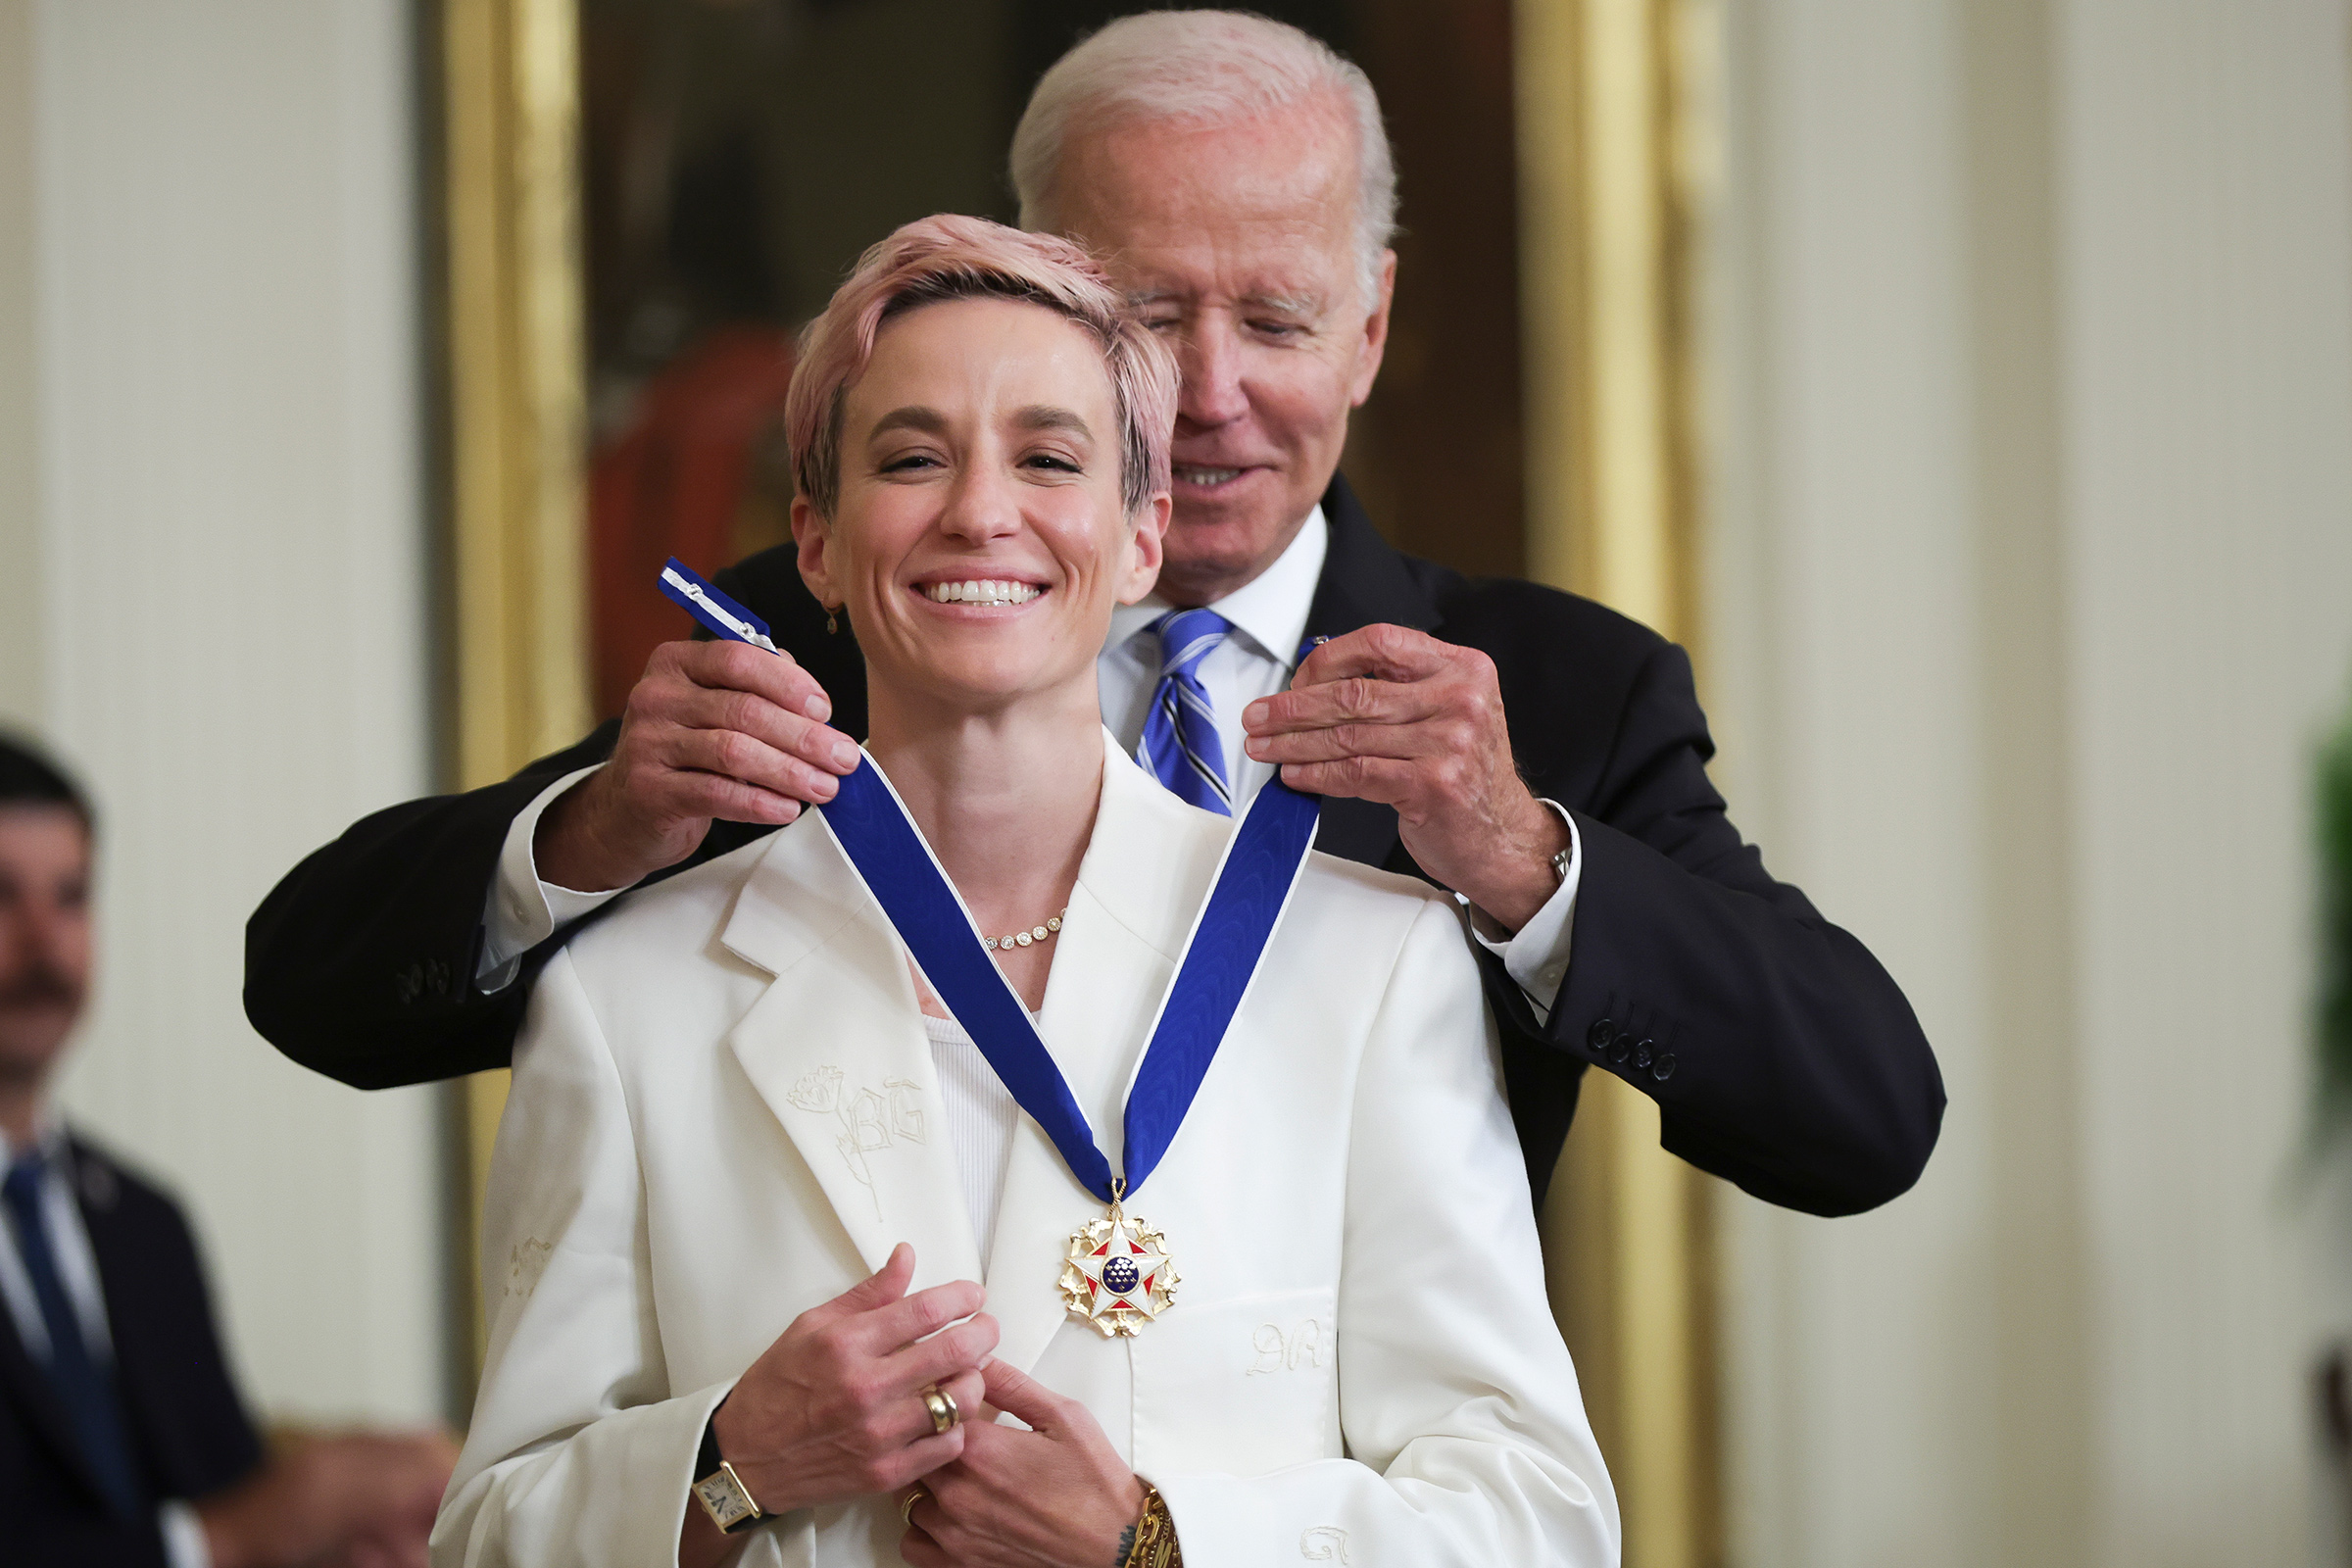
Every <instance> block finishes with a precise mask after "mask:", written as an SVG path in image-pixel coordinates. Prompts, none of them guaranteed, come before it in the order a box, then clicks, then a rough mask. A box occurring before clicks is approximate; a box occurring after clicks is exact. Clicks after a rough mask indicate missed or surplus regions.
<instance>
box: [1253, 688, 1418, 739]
mask: <svg viewBox="0 0 2352 1568" xmlns="http://www.w3.org/2000/svg"><path fill="white" fill-rule="evenodd" d="M1443 706H1444V693H1443V692H1441V691H1435V690H1432V689H1431V688H1430V687H1429V686H1428V685H1426V684H1424V683H1422V682H1419V681H1388V680H1372V679H1368V678H1366V677H1364V676H1360V675H1348V676H1343V677H1342V678H1340V679H1338V680H1332V681H1324V682H1322V683H1320V684H1318V685H1313V686H1294V687H1292V688H1291V689H1290V690H1289V691H1287V692H1276V693H1275V694H1274V695H1273V696H1271V697H1261V698H1259V699H1258V700H1257V701H1255V702H1253V703H1251V704H1250V706H1249V707H1248V708H1245V709H1243V710H1242V728H1243V729H1245V730H1247V731H1249V732H1250V734H1252V735H1279V734H1287V733H1293V732H1297V731H1300V730H1316V729H1330V728H1332V727H1334V726H1336V725H1341V724H1410V723H1413V722H1414V721H1416V720H1419V719H1424V718H1430V717H1433V716H1435V715H1436V714H1437V713H1438V712H1440V711H1442V709H1443Z"/></svg>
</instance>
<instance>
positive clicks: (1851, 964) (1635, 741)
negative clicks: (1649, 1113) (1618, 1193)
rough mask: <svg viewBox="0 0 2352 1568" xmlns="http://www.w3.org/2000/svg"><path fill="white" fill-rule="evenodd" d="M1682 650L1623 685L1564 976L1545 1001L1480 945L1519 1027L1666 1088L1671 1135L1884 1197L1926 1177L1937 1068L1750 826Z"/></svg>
mask: <svg viewBox="0 0 2352 1568" xmlns="http://www.w3.org/2000/svg"><path fill="white" fill-rule="evenodd" d="M1713 751H1714V747H1713V744H1712V742H1711V741H1710V740H1709V738H1708V735H1707V728H1706V720H1705V718H1704V716H1703V715H1702V714H1701V713H1700V711H1699V708H1698V701H1697V698H1696V695H1695V694H1694V692H1693V691H1692V688H1691V666H1690V662H1689V660H1688V659H1687V658H1686V657H1685V656H1684V654H1683V651H1682V650H1681V649H1679V648H1676V647H1674V646H1672V645H1671V644H1663V643H1661V644H1659V645H1657V647H1656V648H1655V649H1654V651H1653V652H1652V653H1651V654H1650V656H1649V657H1648V658H1647V659H1646V660H1645V661H1644V662H1642V666H1641V667H1640V669H1639V670H1638V671H1637V673H1636V676H1635V678H1634V680H1633V682H1632V685H1631V687H1630V688H1629V693H1628V696H1627V699H1626V703H1625V707H1624V710H1623V712H1622V715H1621V718H1620V721H1619V723H1618V726H1617V732H1616V739H1615V743H1614V746H1613V748H1612V753H1611V756H1610V759H1609V761H1608V763H1607V766H1606V768H1605V770H1604V772H1603V775H1602V777H1601V779H1600V782H1599V785H1598V787H1597V788H1596V789H1595V790H1593V792H1592V794H1591V796H1590V797H1589V800H1588V804H1587V806H1586V809H1583V810H1580V811H1578V813H1577V826H1578V830H1579V833H1580V835H1581V837H1582V840H1583V850H1584V855H1585V863H1584V868H1583V872H1582V883H1581V885H1580V887H1579V889H1578V892H1577V907H1576V921H1575V933H1574V936H1573V938H1572V948H1571V958H1570V962H1569V967H1568V977H1567V980H1566V982H1565V984H1564V985H1563V986H1562V988H1561V991H1560V994H1559V998H1558V1000H1557V1001H1556V1002H1555V1003H1554V1005H1553V1006H1552V1009H1551V1014H1550V1017H1549V1018H1548V1019H1547V1020H1539V1019H1538V1018H1537V1017H1536V1016H1535V1012H1534V1009H1533V1008H1532V1007H1530V1006H1529V1005H1527V999H1526V997H1525V996H1524V995H1523V994H1522V993H1521V992H1520V991H1519V988H1518V987H1517V986H1516V985H1515V984H1513V983H1512V981H1511V980H1510V978H1509V976H1508V975H1507V974H1505V973H1503V971H1502V965H1501V963H1500V960H1498V959H1496V958H1495V957H1494V956H1492V955H1485V954H1482V955H1481V956H1480V961H1481V964H1482V967H1484V968H1485V970H1486V972H1487V978H1488V986H1487V993H1488V996H1489V997H1490V998H1491V999H1492V1000H1493V1002H1494V1004H1495V1007H1496V1009H1497V1011H1498V1012H1500V1013H1501V1014H1502V1015H1503V1016H1504V1018H1505V1019H1506V1020H1507V1022H1508V1024H1509V1026H1510V1028H1511V1030H1512V1032H1514V1033H1516V1034H1520V1035H1522V1036H1526V1037H1532V1038H1534V1039H1537V1040H1540V1041H1543V1042H1544V1043H1545V1044H1547V1045H1548V1046H1549V1047H1550V1048H1551V1049H1552V1050H1553V1051H1554V1052H1556V1053H1557V1054H1559V1056H1560V1057H1561V1058H1563V1065H1570V1064H1590V1065H1593V1066H1596V1067H1599V1068H1601V1069H1603V1070H1605V1071H1608V1072H1613V1073H1616V1074H1617V1075H1618V1076H1619V1077H1621V1078H1623V1079H1625V1080H1626V1081H1627V1082H1628V1083H1631V1084H1632V1085H1634V1086H1635V1087H1636V1088H1638V1089H1640V1090H1642V1092H1643V1093H1644V1094H1647V1095H1649V1096H1650V1097H1652V1098H1653V1099H1655V1100H1656V1101H1657V1103H1658V1105H1659V1108H1660V1112H1661V1119H1662V1123H1663V1128H1664V1134H1663V1139H1662V1142H1663V1143H1664V1145H1665V1147H1666V1148H1667V1149H1668V1150H1669V1151H1671V1152H1674V1153H1676V1154H1679V1155H1681V1156H1682V1157H1683V1158H1685V1159H1687V1160H1689V1161H1691V1163H1692V1164H1694V1165H1696V1166H1698V1167H1699V1168H1700V1169H1702V1170H1707V1171H1711V1172H1713V1173H1714V1174H1715V1175H1718V1176H1721V1177H1723V1178H1724V1179H1726V1180H1728V1181H1731V1182H1733V1183H1735V1184H1737V1185H1738V1186H1739V1187H1740V1188H1741V1189H1743V1190H1744V1191H1746V1192H1748V1193H1750V1194H1753V1195H1754V1196H1755V1197H1757V1198H1760V1199H1763V1200H1764V1201H1767V1202H1772V1203H1778V1204H1781V1205H1783V1206H1785V1207H1789V1208H1796V1209H1802V1210H1804V1211H1806V1212H1808V1213H1814V1214H1849V1213H1857V1212H1859V1211H1861V1210H1863V1209H1867V1208H1871V1207H1875V1206H1876V1205H1878V1204H1880V1203H1884V1202H1886V1201H1887V1200H1888V1199H1891V1198H1893V1197H1895V1196H1896V1195H1897V1194H1900V1193H1902V1192H1904V1191H1906V1190H1907V1189H1908V1188H1909V1187H1910V1186H1911V1185H1912V1183H1914V1182H1916V1181H1917V1180H1918V1179H1919V1175H1920V1172H1921V1170H1922V1169H1924V1168H1925V1167H1926V1164H1927V1160H1928V1155H1929V1153H1930V1152H1931V1151H1932V1150H1934V1148H1935V1146H1936V1133H1937V1130H1938V1129H1939V1127H1940V1125H1941V1122H1942V1117H1943V1103H1944V1097H1943V1080H1942V1077H1941V1076H1940V1074H1939V1073H1938V1072H1937V1070H1936V1057H1935V1054H1934V1053H1933V1052H1932V1051H1931V1050H1930V1049H1929V1046H1928V1042H1927V1038H1926V1036H1925V1035H1924V1034H1923V1033H1922V1032H1921V1030H1920V1026H1919V1020H1918V1019H1917V1017H1915V1016H1914V1015H1913V1013H1912V1011H1911V1005H1910V1004H1909V1003H1908V1002H1906V1001H1905V1000H1904V998H1903V994H1902V991H1901V990H1900V988H1898V987H1897V986H1896V985H1895V983H1894V980H1893V979H1892V977H1890V976H1889V975H1888V974H1887V971H1886V969H1885V968H1884V967H1882V966H1881V965H1880V963H1879V961H1878V960H1877V959H1876V958H1874V957H1873V956H1871V954H1870V952H1869V950H1868V949H1866V948H1865V947H1863V945H1862V944H1861V943H1860V942H1859V941H1857V940H1856V939H1855V938H1854V937H1853V936H1852V935H1851V934H1849V933H1847V932H1845V931H1843V930H1841V929H1839V928H1838V926H1835V925H1833V924H1831V923H1830V922H1829V921H1828V920H1826V919H1824V918H1822V916H1821V914H1820V913H1819V912H1818V911H1817V910H1815V909H1814V907H1813V906H1812V905H1811V904H1810V903H1809V902H1807V900H1806V898H1805V896H1804V895H1803V894H1802V893H1800V892H1799V891H1797V890H1796V889H1795V888H1793V887H1791V886H1789V885H1788V884H1787V883H1783V882H1777V881H1775V880H1774V879H1773V878H1772V876H1771V874H1770V873H1769V872H1767V871H1766V870H1765V868H1764V861H1763V857H1762V856H1761V855H1760V854H1759V853H1758V852H1757V851H1756V849H1755V847H1754V846H1752V845H1748V844H1745V843H1742V842H1741V840H1740V833H1739V830H1738V829H1737V828H1735V827H1734V826H1733V825H1732V822H1731V820H1730V818H1729V817H1728V816H1727V815H1726V814H1725V810H1724V804H1723V799H1722V797H1721V796H1719V795H1718V794H1716V792H1715V789H1714V786H1713V785H1712V784H1710V783H1709V782H1708V780H1707V775H1706V760H1707V759H1708V758H1709V757H1710V756H1712V755H1713Z"/></svg>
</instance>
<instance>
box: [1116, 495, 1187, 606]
mask: <svg viewBox="0 0 2352 1568" xmlns="http://www.w3.org/2000/svg"><path fill="white" fill-rule="evenodd" d="M1175 505H1176V502H1175V499H1174V498H1173V497H1171V496H1170V495H1169V494H1168V492H1166V491H1165V490H1160V491H1155V492H1153V494H1152V499H1151V500H1150V501H1148V502H1146V503H1145V504H1144V515H1143V516H1142V517H1141V518H1140V519H1138V520H1137V522H1136V525H1135V528H1134V530H1133V532H1132V533H1130V535H1129V536H1128V543H1127V576H1126V580H1125V581H1123V582H1121V583H1120V584H1119V603H1120V604H1122V605H1132V604H1135V603H1136V602H1138V601H1139V600H1141V599H1142V598H1143V597H1144V596H1145V595H1146V594H1148V593H1150V592H1151V591H1152V584H1153V583H1156V582H1157V581H1159V568H1160V565H1161V564H1162V563H1163V562H1164V561H1166V559H1167V542H1168V516H1169V514H1170V513H1171V512H1172V511H1173V510H1174V508H1175Z"/></svg>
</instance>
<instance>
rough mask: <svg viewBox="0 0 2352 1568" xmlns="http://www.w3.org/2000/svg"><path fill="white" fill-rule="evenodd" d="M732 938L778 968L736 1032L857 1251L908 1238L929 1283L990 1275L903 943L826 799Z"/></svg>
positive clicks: (741, 1050)
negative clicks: (841, 837)
mask: <svg viewBox="0 0 2352 1568" xmlns="http://www.w3.org/2000/svg"><path fill="white" fill-rule="evenodd" d="M720 941H721V942H722V943H723V944H724V945H725V946H726V947H727V949H728V950H729V951H730V952H732V953H734V954H735V955H737V956H739V957H742V958H744V959H746V960H747V961H749V962H751V963H755V964H758V965H759V966H760V967H761V968H763V969H765V970H767V971H768V972H769V973H770V974H771V975H773V976H774V977H775V978H774V979H773V980H772V981H771V982H770V983H769V985H768V988H767V990H766V991H765V992H763V993H761V995H760V1000H759V1001H758V1002H756V1003H755V1004H753V1005H752V1008H751V1010H750V1011H749V1012H747V1013H746V1014H745V1015H744V1017H743V1019H742V1021H741V1022H739V1023H738V1024H737V1025H736V1026H735V1028H734V1030H733V1031H732V1033H731V1034H730V1035H729V1037H728V1046H729V1049H730V1050H732V1051H733V1053H734V1054H735V1058H736V1060H737V1061H738V1062H739V1063H741V1064H742V1067H743V1070H744V1073H745V1075H746V1076H747V1077H749V1078H750V1079H751V1081H752V1085H753V1087H754V1088H755V1089H757V1090H758V1091H759V1093H760V1099H761V1100H763V1101H764V1102H766V1103H767V1106H768V1108H769V1110H771V1111H772V1112H773V1113H774V1114H775V1118H776V1120H777V1122H778V1123H780V1124H781V1125H782V1127H783V1128H784V1131H785V1132H786V1134H787V1135H789V1136H790V1138H791V1139H792V1142H793V1146H794V1147H795V1148H796V1149H797V1150H798V1151H799V1152H800V1153H801V1156H802V1158H803V1159H804V1160H805V1161H806V1162H807V1164H808V1167H809V1174H810V1175H811V1176H813V1177H814V1178H815V1181H816V1183H817V1185H818V1187H819V1188H821V1189H822V1190H823V1192H824V1195H825V1199H826V1201H828V1202H829V1203H830V1204H831V1205H832V1208H833V1212H834V1214H835V1216H836V1217H837V1218H838V1219H839V1220H840V1221H841V1224H842V1228H843V1229H844V1230H846V1231H848V1232H849V1235H850V1239H851V1241H852V1242H853V1244H855V1246H856V1247H857V1249H858V1256H860V1257H861V1258H863V1259H864V1260H865V1264H866V1266H867V1267H868V1268H873V1269H879V1268H880V1267H881V1266H882V1265H883V1263H884V1262H886V1261H887V1260H888V1259H889V1257H890V1252H891V1249H892V1248H894V1247H895V1246H897V1245H898V1244H899V1243H900V1242H907V1243H911V1244H912V1245H913V1247H914V1250H915V1282H916V1285H917V1286H918V1287H920V1286H927V1285H933V1284H938V1283H940V1282H942V1281H946V1280H954V1279H977V1278H979V1275H980V1255H979V1248H978V1246H977V1245H976V1244H975V1243H974V1241H973V1239H972V1227H971V1220H970V1218H969V1213H968V1210H967V1209H966V1207H965V1205H964V1200H963V1191H962V1187H961V1185H960V1180H959V1178H958V1176H957V1174H956V1159H955V1150H954V1149H953V1147H952V1146H951V1145H950V1143H949V1135H948V1128H947V1121H946V1118H945V1117H944V1115H943V1114H942V1106H941V1102H940V1097H939V1082H938V1078H937V1075H936V1074H935V1073H934V1071H933V1069H932V1064H931V1047H930V1042H929V1039H928V1037H927V1036H926V1035H925V1034H924V1032H923V1025H922V1013H921V1010H920V1007H919V1005H917V1003H916V1000H915V993H914V983H913V980H912V978H911V977H910V975H909V974H908V973H907V958H906V952H905V949H904V948H903V947H902V946H901V945H900V942H899V939H898V935H897V933H896V932H895V931H893V930H892V929H891V926H890V923H889V920H888V918H887V917H886V916H885V915H884V914H883V913H882V910H881V907H880V906H879V905H877V904H876V903H875V902H874V900H873V895H872V894H871V893H869V892H868V891H867V890H866V887H865V884H864V883H863V881H861V880H860V879H859V878H858V873H857V871H856V869H855V868H854V867H853V866H852V865H851V864H850V862H849V858H848V857H847V856H845V855H844V854H843V853H842V851H841V848H840V846H839V845H838V844H837V843H835V841H834V839H833V837H832V834H831V832H830V830H829V829H827V828H826V827H825V826H824V825H823V817H822V815H821V814H820V813H817V812H810V813H809V815H808V816H806V817H804V818H803V819H802V820H801V821H800V822H798V823H796V824H794V825H793V826H792V827H790V828H787V829H785V830H783V831H781V832H779V833H777V834H776V835H775V837H774V839H773V841H772V843H771V845H770V847H769V849H768V851H767V853H766V854H765V855H763V856H761V857H760V860H759V863H758V864H757V865H756V866H755V867H754V868H753V870H752V873H751V875H750V876H749V877H748V878H747V879H746V880H745V883H744V886H743V891H742V892H741V893H739V894H738V895H737V896H736V902H735V909H734V912H733V913H732V914H731V915H730V916H729V918H728V921H727V926H726V929H725V931H724V932H722V933H721V936H720Z"/></svg>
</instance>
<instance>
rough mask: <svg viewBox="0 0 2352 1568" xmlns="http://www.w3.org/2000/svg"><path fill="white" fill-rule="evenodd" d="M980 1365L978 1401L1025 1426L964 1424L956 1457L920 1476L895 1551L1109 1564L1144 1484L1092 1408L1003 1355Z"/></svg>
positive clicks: (936, 1559)
mask: <svg viewBox="0 0 2352 1568" xmlns="http://www.w3.org/2000/svg"><path fill="white" fill-rule="evenodd" d="M980 1375H981V1378H982V1380H983V1381H984V1382H985V1383H986V1384H987V1386H988V1402H989V1403H990V1404H991V1405H993V1406H995V1407H996V1408H997V1409H1000V1410H1005V1411H1008V1412H1010V1413H1011V1414H1012V1415H1014V1416H1016V1417H1018V1418H1019V1419H1020V1420H1022V1421H1025V1422H1027V1423H1028V1424H1029V1427H1030V1430H1029V1431H1027V1432H1023V1431H1022V1430H1020V1428H1018V1427H1006V1426H997V1425H995V1424H993V1423H991V1422H989V1421H987V1420H986V1419H985V1418H983V1419H979V1420H975V1421H973V1422H972V1423H971V1424H969V1425H967V1426H966V1427H965V1428H964V1434H963V1455H962V1457H961V1458H958V1459H956V1460H955V1461H953V1462H952V1463H949V1464H945V1465H942V1466H941V1467H940V1468H938V1469H937V1470H934V1471H932V1472H931V1474H930V1475H928V1476H927V1477H925V1478H924V1480H923V1487H924V1488H925V1489H926V1490H927V1492H928V1493H929V1495H927V1496H926V1495H922V1494H920V1493H918V1494H916V1500H915V1504H914V1507H913V1509H912V1510H911V1514H910V1517H909V1520H908V1524H909V1528H908V1530H907V1539H906V1540H905V1541H903V1542H901V1543H900V1544H899V1552H900V1555H902V1556H904V1557H905V1558H906V1559H907V1561H908V1562H910V1563H912V1564H914V1568H1119V1563H1120V1560H1121V1556H1122V1553H1123V1551H1124V1546H1123V1544H1122V1542H1123V1539H1124V1537H1125V1534H1126V1531H1127V1529H1128V1528H1129V1527H1130V1526H1131V1525H1133V1524H1134V1523H1135V1522H1136V1519H1137V1517H1138V1516H1139V1515H1141V1514H1142V1513H1143V1511H1144V1484H1143V1483H1142V1482H1141V1481H1138V1480H1137V1479H1136V1478H1135V1472H1134V1471H1132V1470H1130V1469H1128V1468H1127V1466H1126V1465H1125V1463H1123V1462H1122V1461H1121V1460H1120V1458H1119V1456H1118V1453H1117V1451H1116V1450H1115V1449H1113V1448H1112V1447H1111V1446H1110V1439H1108V1438H1106V1437H1104V1436H1103V1427H1102V1424H1101V1423H1099V1422H1098V1421H1096V1420H1095V1416H1094V1412H1093V1411H1091V1410H1089V1409H1088V1408H1087V1407H1086V1406H1085V1405H1083V1404H1080V1403H1079V1402H1078V1401H1077V1400H1075V1399H1065V1398H1063V1397H1061V1396H1060V1395H1058V1394H1055V1393H1054V1391H1053V1390H1052V1389H1049V1388H1047V1387H1046V1386H1045V1385H1044V1384H1042V1383H1040V1382H1038V1381H1037V1380H1036V1379H1035V1378H1033V1377H1030V1376H1029V1375H1028V1374H1027V1373H1025V1372H1022V1371H1021V1370H1019V1369H1018V1368H1017V1367H1013V1366H1010V1365H1007V1364H1006V1363H1005V1362H1003V1361H996V1360H992V1361H990V1362H989V1363H988V1364H987V1365H985V1366H983V1367H982V1368H981V1369H980Z"/></svg>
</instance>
